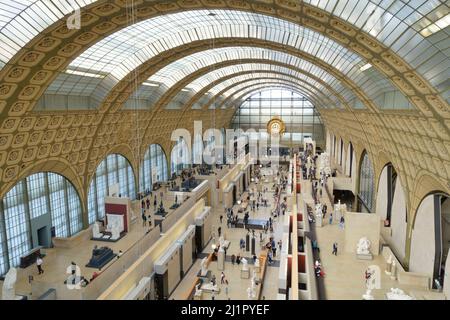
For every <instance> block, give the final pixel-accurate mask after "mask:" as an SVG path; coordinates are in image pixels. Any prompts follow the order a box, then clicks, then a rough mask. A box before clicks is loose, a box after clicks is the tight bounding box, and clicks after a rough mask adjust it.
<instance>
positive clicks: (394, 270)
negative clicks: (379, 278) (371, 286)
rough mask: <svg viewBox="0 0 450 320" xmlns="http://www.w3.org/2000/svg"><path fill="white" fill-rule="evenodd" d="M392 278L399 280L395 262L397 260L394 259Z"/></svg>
mask: <svg viewBox="0 0 450 320" xmlns="http://www.w3.org/2000/svg"><path fill="white" fill-rule="evenodd" d="M391 279H392V280H397V264H396V263H395V260H392V264H391Z"/></svg>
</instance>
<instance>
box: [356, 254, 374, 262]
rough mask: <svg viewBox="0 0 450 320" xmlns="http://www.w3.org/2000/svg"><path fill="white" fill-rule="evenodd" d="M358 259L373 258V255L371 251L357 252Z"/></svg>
mask: <svg viewBox="0 0 450 320" xmlns="http://www.w3.org/2000/svg"><path fill="white" fill-rule="evenodd" d="M356 259H358V260H373V255H372V254H371V253H368V254H363V253H357V254H356Z"/></svg>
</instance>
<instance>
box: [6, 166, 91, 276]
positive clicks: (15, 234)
mask: <svg viewBox="0 0 450 320" xmlns="http://www.w3.org/2000/svg"><path fill="white" fill-rule="evenodd" d="M51 228H54V230H55V235H56V237H61V238H67V237H70V236H72V235H74V234H76V233H78V232H80V231H81V230H82V228H83V220H82V206H81V202H80V198H79V197H78V193H77V191H76V190H75V188H74V186H73V185H72V184H71V183H70V181H68V180H67V179H66V178H65V177H63V176H61V175H58V174H56V173H52V172H40V173H36V174H33V175H31V176H28V177H27V178H26V179H23V180H21V181H19V182H18V183H17V184H16V185H15V186H14V187H13V188H12V189H11V190H10V191H9V192H8V193H7V194H6V195H5V197H4V198H3V199H2V200H1V201H0V274H5V273H6V272H7V271H8V270H9V268H10V267H16V266H18V265H19V263H20V257H21V256H22V255H23V254H25V253H26V252H28V251H29V250H31V249H32V248H34V247H37V246H39V245H50V243H49V242H48V239H50V238H51ZM38 232H41V233H40V234H38ZM32 235H34V236H32ZM41 241H43V242H41Z"/></svg>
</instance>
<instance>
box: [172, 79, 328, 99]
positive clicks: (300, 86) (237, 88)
mask: <svg viewBox="0 0 450 320" xmlns="http://www.w3.org/2000/svg"><path fill="white" fill-rule="evenodd" d="M242 81H245V82H242ZM239 82H242V83H239ZM234 83H236V84H234ZM238 83H239V84H238ZM271 83H281V84H284V85H287V86H288V87H292V88H297V90H299V91H301V92H302V93H303V94H304V95H305V96H307V97H308V98H309V99H310V100H311V101H315V102H316V104H320V105H323V106H324V107H325V106H330V105H332V104H333V102H332V101H331V100H330V99H328V101H329V102H328V104H326V103H325V102H324V100H327V97H326V96H325V95H323V94H322V95H321V96H318V95H317V92H314V91H313V90H314V88H312V87H311V86H309V87H308V86H307V85H305V83H301V82H298V81H297V80H296V79H295V78H293V77H291V76H287V75H279V74H273V73H269V72H262V73H260V74H258V75H255V77H251V76H250V77H249V76H246V75H242V76H238V77H236V78H232V79H230V80H229V81H228V82H227V85H224V86H223V89H226V90H225V91H224V92H223V94H222V95H221V96H220V97H215V95H214V94H213V93H211V92H208V93H207V94H205V95H204V96H203V97H202V98H201V99H200V100H199V101H198V103H200V104H201V105H202V107H204V106H205V105H206V104H208V103H211V104H212V105H214V104H215V105H216V107H220V106H221V105H222V103H221V102H220V101H221V100H224V99H228V102H232V101H234V98H236V97H233V96H234V95H239V92H241V90H243V89H245V88H247V87H249V86H254V85H266V86H267V85H268V84H271ZM241 93H242V92H241ZM174 100H178V98H177V97H175V98H174Z"/></svg>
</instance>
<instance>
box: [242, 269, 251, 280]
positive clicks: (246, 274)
mask: <svg viewBox="0 0 450 320" xmlns="http://www.w3.org/2000/svg"><path fill="white" fill-rule="evenodd" d="M241 279H250V270H248V269H247V270H241Z"/></svg>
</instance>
